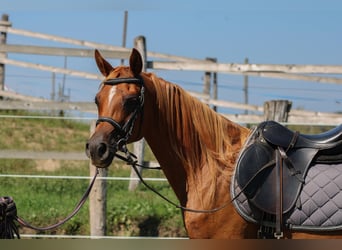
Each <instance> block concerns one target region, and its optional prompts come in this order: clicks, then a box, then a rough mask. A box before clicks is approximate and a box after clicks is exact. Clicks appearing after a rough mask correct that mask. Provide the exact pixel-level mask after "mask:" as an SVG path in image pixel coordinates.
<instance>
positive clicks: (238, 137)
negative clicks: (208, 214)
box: [148, 73, 249, 199]
mask: <svg viewBox="0 0 342 250" xmlns="http://www.w3.org/2000/svg"><path fill="white" fill-rule="evenodd" d="M148 75H149V77H150V79H151V80H152V82H153V83H154V87H155V92H156V101H157V105H158V109H159V111H158V113H159V114H160V115H159V116H160V117H159V126H165V127H166V128H167V129H168V133H167V134H168V138H167V140H168V141H169V143H170V145H172V148H173V153H174V154H175V156H178V158H179V159H180V160H181V161H182V163H183V165H184V166H185V169H186V171H187V172H188V177H189V178H190V180H191V181H194V182H195V183H199V182H200V181H202V178H205V179H206V181H208V180H209V178H210V180H212V181H210V187H208V189H209V190H208V191H207V192H208V194H209V196H210V199H214V198H215V189H216V185H215V184H216V181H217V178H218V176H219V175H222V174H223V175H226V176H227V178H229V179H230V175H231V173H232V172H233V167H234V163H235V159H236V157H237V154H238V153H239V149H240V147H241V145H242V143H243V142H244V140H245V138H246V136H247V135H248V131H249V130H248V129H246V128H244V127H241V126H239V125H237V124H235V123H233V122H231V121H230V120H228V119H226V118H225V117H223V116H222V115H219V114H218V113H216V112H215V111H213V110H212V109H210V107H208V105H206V104H204V103H202V102H200V101H199V100H198V99H197V98H195V97H192V96H191V95H190V94H188V93H187V92H186V91H185V90H183V89H182V88H181V87H179V86H177V85H176V84H172V83H170V82H167V81H165V80H163V79H161V78H158V77H157V76H156V75H154V74H152V73H149V74H148ZM163 122H166V124H163ZM175 138H176V139H175ZM201 168H206V169H205V170H206V171H207V173H206V176H203V177H201V176H198V174H197V173H198V171H197V170H198V169H201ZM226 170H227V171H226ZM203 180H204V179H203ZM228 181H229V180H228Z"/></svg>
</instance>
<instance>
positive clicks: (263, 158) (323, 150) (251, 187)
mask: <svg viewBox="0 0 342 250" xmlns="http://www.w3.org/2000/svg"><path fill="white" fill-rule="evenodd" d="M341 162H342V125H340V126H338V127H336V128H334V129H332V130H330V131H328V132H325V133H322V134H317V135H304V134H300V133H298V132H294V131H291V130H290V129H288V128H286V127H284V126H282V125H281V124H279V123H277V122H274V121H266V122H263V123H261V124H259V125H258V126H257V127H256V128H255V129H254V130H253V132H252V133H251V135H250V136H249V138H248V139H247V141H246V143H245V146H244V149H243V150H242V151H241V153H240V156H239V159H238V161H237V164H236V169H235V174H234V176H233V182H232V190H233V191H234V192H232V197H233V199H234V205H235V206H237V202H238V201H236V200H237V199H236V198H237V197H238V196H239V195H241V194H242V193H243V195H244V196H245V197H246V199H247V201H248V204H249V205H250V209H254V212H253V213H254V214H255V215H256V217H258V218H257V219H256V220H257V221H260V220H262V218H261V214H269V215H273V217H275V218H276V222H275V224H280V223H282V219H283V218H282V217H283V215H284V214H288V213H290V212H292V211H293V209H294V207H296V208H300V207H301V201H300V199H299V196H300V193H301V191H302V189H303V185H305V178H306V176H307V173H308V170H309V169H310V167H311V166H312V165H313V164H315V163H323V164H336V163H341ZM234 187H235V188H234ZM238 211H239V209H238ZM280 226H281V225H278V230H279V227H280ZM274 227H276V226H274Z"/></svg>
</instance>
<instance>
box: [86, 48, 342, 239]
mask: <svg viewBox="0 0 342 250" xmlns="http://www.w3.org/2000/svg"><path fill="white" fill-rule="evenodd" d="M95 59H96V63H97V66H98V68H99V70H100V72H101V73H102V74H103V76H104V77H105V80H104V81H103V82H102V83H101V85H100V87H99V92H98V93H97V95H96V98H95V102H96V104H97V107H98V115H99V119H98V122H97V127H96V130H95V133H94V134H93V135H92V136H91V138H90V139H89V141H88V142H87V145H86V153H87V155H88V156H89V157H90V158H91V160H92V163H93V164H94V165H95V166H97V167H103V168H105V167H108V166H109V165H110V164H111V162H112V160H113V158H114V155H115V153H116V151H117V150H120V149H121V148H122V147H125V145H126V143H131V142H135V141H137V140H139V139H141V138H143V137H144V138H145V139H146V141H147V143H148V144H149V146H150V148H151V150H152V151H153V153H154V155H155V157H156V158H157V160H158V162H159V163H160V166H161V168H162V170H163V172H164V173H165V176H166V177H167V179H168V181H169V183H170V185H171V187H172V189H173V190H174V192H175V194H176V196H177V198H178V200H179V203H180V205H181V206H182V207H185V208H187V209H190V211H189V210H187V209H182V215H183V219H184V225H185V228H186V230H187V233H188V236H189V237H190V238H218V239H241V238H256V236H257V230H258V226H257V225H254V224H250V223H247V222H246V221H245V220H244V219H242V218H241V217H240V215H239V214H238V213H237V212H236V211H235V208H234V207H233V205H232V203H231V202H230V201H231V197H230V192H229V190H230V182H231V175H232V174H233V172H234V167H235V161H236V159H237V156H238V154H239V152H240V150H241V148H242V146H243V144H244V141H245V140H246V138H247V137H248V135H249V133H250V131H249V129H247V128H245V127H242V126H240V125H238V124H235V123H233V122H231V121H230V120H228V119H226V118H225V117H223V116H222V115H220V114H218V113H216V112H214V111H213V110H212V109H210V108H209V107H208V106H207V105H205V104H203V103H201V102H200V101H199V100H197V99H196V98H194V97H192V96H190V95H189V94H188V93H187V92H186V91H184V90H183V89H182V88H180V87H179V86H177V85H175V84H172V83H170V82H167V81H165V80H163V79H161V78H159V77H157V76H156V75H155V74H153V73H145V72H142V66H143V65H142V58H141V56H140V54H139V52H138V51H137V50H135V49H133V50H132V53H131V56H130V60H129V67H127V66H118V67H112V66H111V64H109V63H108V62H107V61H106V60H105V59H104V58H103V57H102V56H101V54H100V53H99V52H98V51H97V50H96V51H95ZM217 208H218V209H217ZM191 209H193V210H209V212H205V211H203V212H194V211H191ZM210 210H212V211H211V212H210ZM340 234H341V232H334V233H330V234H329V235H328V234H322V235H315V234H309V233H302V232H290V231H287V232H285V236H286V238H319V237H334V238H337V237H338V236H339V235H340Z"/></svg>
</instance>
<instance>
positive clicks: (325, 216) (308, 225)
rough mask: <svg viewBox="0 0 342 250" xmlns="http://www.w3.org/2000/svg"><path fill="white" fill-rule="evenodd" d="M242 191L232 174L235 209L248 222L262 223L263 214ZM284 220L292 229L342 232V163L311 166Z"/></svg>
mask: <svg viewBox="0 0 342 250" xmlns="http://www.w3.org/2000/svg"><path fill="white" fill-rule="evenodd" d="M240 190H241V189H240V187H239V186H238V184H237V181H236V179H235V175H233V179H232V185H231V197H232V198H234V197H236V196H237V195H238V196H237V197H236V199H234V200H233V204H234V206H235V208H236V209H237V211H238V213H239V214H240V215H241V216H242V217H243V218H244V219H245V220H247V221H249V222H253V223H256V224H260V221H262V220H263V213H262V212H261V211H260V210H258V209H257V208H255V207H253V206H252V205H251V204H250V203H249V202H248V200H247V198H246V196H245V195H244V194H243V193H240ZM283 221H284V226H285V227H286V228H288V229H292V230H305V231H334V230H342V164H315V165H314V166H311V167H310V168H309V171H308V173H307V175H306V177H305V183H304V185H303V187H302V191H301V193H300V195H299V197H298V200H297V202H296V204H295V205H294V206H293V208H292V209H291V210H290V211H289V212H287V213H286V214H284V217H283ZM268 224H269V223H268ZM271 226H273V225H271Z"/></svg>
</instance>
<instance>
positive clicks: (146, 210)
mask: <svg viewBox="0 0 342 250" xmlns="http://www.w3.org/2000/svg"><path fill="white" fill-rule="evenodd" d="M0 114H2V115H3V114H13V112H2V113H0ZM15 114H17V115H27V113H25V112H15ZM34 115H40V114H34ZM0 119H1V124H2V128H1V131H0V150H1V149H6V150H7V149H17V150H19V149H20V150H33V151H50V150H51V151H62V152H68V151H83V150H84V143H85V141H86V140H87V139H88V137H89V126H88V125H87V124H84V123H78V122H73V121H70V120H53V119H24V118H21V119H15V118H7V117H6V118H4V117H1V118H0ZM151 159H153V155H152V153H151V152H150V150H149V148H148V147H147V149H146V157H145V160H151ZM41 166H44V168H43V169H42V168H40V167H41ZM0 173H2V174H38V175H75V176H89V163H88V162H87V161H56V160H51V161H42V160H22V159H0ZM108 175H109V176H125V177H128V176H129V175H130V168H129V167H128V166H125V165H124V164H123V163H120V162H115V163H113V164H112V165H111V166H110V168H109V173H108ZM143 175H144V176H145V177H164V175H163V174H162V173H161V172H159V171H152V170H145V171H144V172H143ZM88 183H89V180H65V179H32V178H3V177H1V178H0V196H11V197H13V199H14V201H15V203H16V206H17V210H18V215H19V216H20V217H22V218H24V219H25V220H27V221H28V222H30V223H32V224H34V225H36V226H46V225H49V224H53V223H56V222H57V221H59V220H61V219H63V218H64V217H66V216H67V215H68V214H69V213H70V212H71V211H72V210H73V209H74V207H75V205H76V204H77V203H78V201H79V199H80V198H81V196H82V195H83V193H84V192H85V190H86V188H87V186H88ZM151 185H152V186H153V187H155V188H156V189H157V190H159V191H160V192H161V193H163V194H164V195H166V196H167V197H169V198H171V199H172V200H174V201H176V197H175V195H174V193H173V191H172V190H171V189H170V187H169V184H168V183H167V182H153V183H151ZM88 206H89V204H88V201H87V202H86V203H85V205H84V207H83V208H82V209H81V210H80V212H79V213H78V214H77V215H76V216H75V217H74V218H73V219H71V220H70V221H69V222H67V223H66V224H65V225H63V226H61V227H60V228H58V229H57V230H55V231H52V232H46V233H47V234H51V233H52V234H73V235H87V234H89V233H90V226H89V210H88V209H89V207H88ZM106 223H107V235H126V236H139V235H144V236H157V235H159V236H186V233H185V230H184V227H183V222H182V218H181V214H180V211H179V209H176V208H174V207H173V206H171V205H169V204H168V203H167V202H165V201H164V200H162V199H161V198H159V197H158V196H156V194H154V193H152V192H151V191H149V190H147V189H146V188H145V187H143V186H142V185H140V186H139V188H138V189H137V190H136V191H134V192H129V191H128V182H127V181H108V182H107V221H106ZM20 232H21V233H35V232H34V231H32V230H28V229H25V228H21V229H20Z"/></svg>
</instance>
